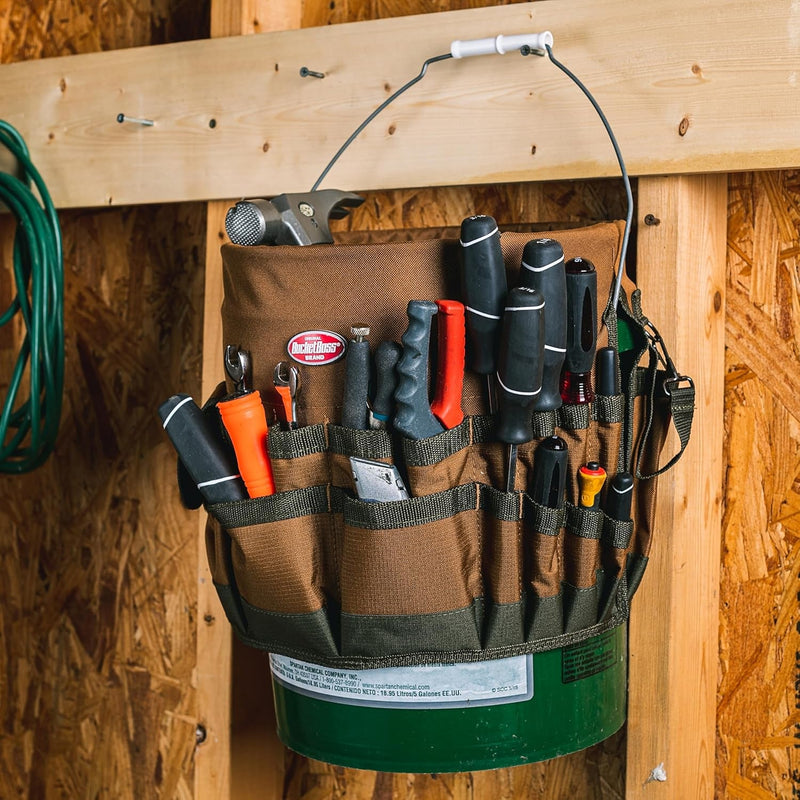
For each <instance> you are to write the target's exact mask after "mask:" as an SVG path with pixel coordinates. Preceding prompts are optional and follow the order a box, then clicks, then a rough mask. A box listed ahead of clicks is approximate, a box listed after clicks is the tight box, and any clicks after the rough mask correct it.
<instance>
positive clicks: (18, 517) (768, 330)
mask: <svg viewBox="0 0 800 800" xmlns="http://www.w3.org/2000/svg"><path fill="white" fill-rule="evenodd" d="M254 2H255V0H242V1H241V2H240V3H238V4H237V5H238V8H237V9H235V10H234V13H235V14H236V15H237V17H236V18H237V19H239V20H241V19H244V18H245V17H247V16H248V15H249V13H250V11H252V10H253V8H254V5H253V4H252V3H254ZM470 5H475V4H473V3H463V2H458V3H455V2H454V3H449V2H445V1H444V0H440V1H439V2H435V1H434V0H430V2H426V0H420V2H400V0H336V2H334V3H330V2H321V0H313V2H312V1H311V0H306V2H304V3H303V4H302V15H303V16H302V24H303V25H305V26H308V25H327V24H330V23H338V22H346V21H350V20H356V19H358V20H360V19H373V18H378V17H389V16H397V15H401V14H411V13H425V12H435V11H445V10H449V9H452V8H456V7H466V6H470ZM209 13H210V11H209V8H208V6H207V5H206V4H203V3H200V4H197V3H190V2H188V0H183V2H181V1H180V0H131V2H126V3H124V4H123V3H115V4H109V3H106V2H102V1H101V0H61V1H60V2H48V3H42V4H31V3H24V2H21V1H20V0H13V1H12V2H7V3H4V4H0V60H1V61H2V62H4V63H8V62H11V61H19V60H27V59H37V58H42V57H53V56H58V55H66V54H72V53H80V52H91V51H96V50H100V49H111V48H123V47H131V46H138V45H146V44H150V43H161V42H168V41H179V40H182V39H190V38H196V37H202V36H207V35H208V31H209V28H208V19H209ZM270 13H280V14H282V13H285V10H284V11H280V12H279V9H278V8H277V4H274V3H273V4H272V8H271V11H270ZM265 19H266V17H262V18H261V19H259V14H258V13H254V14H253V17H252V29H253V30H254V31H259V30H262V29H266V25H267V24H268V23H266V22H264V21H263V20H265ZM269 24H271V23H269ZM698 63H699V65H700V67H701V71H702V72H703V73H704V74H705V73H706V70H705V68H704V65H703V64H702V63H700V62H698ZM310 66H313V65H310ZM680 69H682V67H681V66H680V65H678V66H676V70H678V71H680ZM695 77H696V75H695ZM0 116H2V111H0ZM693 119H695V118H693ZM693 124H694V122H693ZM689 135H692V127H690V128H689V133H687V136H689ZM618 188H619V187H618V183H617V182H616V181H614V180H609V181H591V182H577V183H576V182H558V183H544V184H535V185H534V184H526V183H514V184H512V183H502V184H497V185H489V186H483V187H480V186H478V187H471V188H464V187H439V188H428V189H392V190H385V191H370V192H367V193H366V202H365V204H364V205H363V206H362V207H361V208H360V209H358V210H357V211H356V212H355V213H354V214H353V215H352V217H351V218H349V219H348V220H345V221H343V222H341V223H338V228H337V230H342V231H343V230H347V229H367V228H395V227H418V226H440V225H457V224H458V223H459V222H460V219H461V217H462V216H464V215H465V214H467V213H473V212H484V213H492V214H494V215H495V216H496V217H497V218H498V220H499V221H500V223H501V225H505V224H508V225H510V224H514V223H518V222H526V221H529V222H537V223H540V222H542V221H544V222H548V221H552V222H557V221H563V220H570V221H575V222H583V221H593V220H596V219H602V218H606V217H618V216H620V215H621V214H622V213H623V211H624V209H621V201H620V198H621V195H620V194H618ZM728 201H729V207H728V264H727V266H728V280H727V286H726V290H725V295H726V303H725V320H726V322H725V343H726V362H725V369H726V381H725V411H724V419H723V423H724V433H725V450H724V453H723V464H724V484H723V487H722V488H723V489H724V495H723V509H722V510H723V516H722V554H721V562H720V567H721V581H720V596H719V608H720V623H719V624H720V636H719V658H718V660H717V659H715V660H714V661H713V663H709V664H708V665H707V670H708V672H709V675H711V676H712V677H713V673H714V671H715V670H717V675H718V684H717V708H716V712H717V737H716V743H712V744H709V746H710V747H712V746H713V747H714V753H715V763H716V774H715V776H714V784H713V786H712V785H707V786H706V788H705V795H704V796H703V797H702V798H701V800H706V798H709V799H710V798H711V797H712V796H713V797H714V798H719V800H771V799H772V798H778V799H779V800H797V797H798V796H799V792H800V789H798V787H800V749H799V748H798V744H797V743H798V736H800V710H798V702H799V701H798V697H797V689H796V686H797V684H796V681H797V680H798V677H800V676H798V663H797V653H798V651H800V634H799V633H798V627H797V626H798V622H799V621H800V619H799V616H800V615H798V603H797V597H798V592H800V543H799V539H800V532H799V530H798V519H800V516H798V511H800V498H799V497H798V493H799V492H800V406H799V405H798V392H797V386H798V385H800V375H798V363H800V362H799V361H798V347H800V324H798V320H797V315H798V313H799V312H798V308H800V300H799V299H798V286H800V280H799V279H798V257H799V256H800V174H799V173H798V172H797V171H796V170H794V171H792V170H788V171H769V172H759V173H752V172H746V173H737V174H735V175H732V176H731V178H730V183H729V195H728ZM642 210H643V211H644V210H645V209H642ZM61 219H62V225H63V229H64V237H65V259H66V291H65V294H66V355H67V370H66V387H65V406H64V414H63V418H62V426H61V431H60V434H59V440H58V443H57V447H56V452H55V454H54V455H53V456H52V457H51V459H50V461H48V463H47V464H46V465H45V466H44V467H42V468H41V469H40V470H38V471H36V472H35V473H32V474H30V475H27V476H22V477H8V476H2V477H0V527H1V528H2V531H3V535H2V537H0V599H2V603H0V714H1V716H2V728H0V797H2V798H36V800H38V799H39V798H63V797H69V798H84V797H85V798H134V800H139V799H140V798H145V800H149V798H181V799H182V800H183V799H184V798H185V799H186V800H188V799H189V798H193V797H194V796H195V792H196V789H197V787H196V785H195V783H196V782H195V758H196V753H197V751H196V747H195V735H196V726H197V723H198V721H199V720H200V715H199V714H198V698H197V693H196V689H195V687H196V680H197V674H198V670H202V669H204V668H205V667H206V666H207V664H208V663H209V662H213V661H214V659H215V658H216V657H217V656H216V655H215V654H214V653H200V656H199V657H198V648H197V634H196V627H197V623H198V620H199V619H200V618H201V617H202V618H203V620H204V624H207V625H209V624H212V623H213V624H222V625H224V624H226V623H225V622H224V621H222V620H219V619H214V620H213V621H212V623H209V622H206V621H205V612H203V613H202V614H201V609H200V608H199V607H198V605H197V603H198V595H197V590H196V580H197V574H198V569H199V567H200V564H201V562H202V559H204V558H205V555H204V553H203V552H198V542H197V515H196V514H195V513H189V512H186V511H184V510H183V509H182V508H181V506H180V504H179V502H178V499H177V493H176V490H175V483H174V460H173V456H172V453H171V450H170V447H169V445H168V443H167V442H166V440H165V439H164V437H163V433H162V431H161V430H160V426H159V424H158V421H157V419H156V417H155V413H154V410H155V408H156V407H157V405H158V403H159V402H160V401H161V400H163V399H164V398H165V397H166V396H167V395H169V394H170V393H172V392H174V391H179V390H180V391H186V392H189V393H191V394H194V395H199V394H200V393H201V390H200V386H201V368H207V369H209V370H210V373H209V374H211V373H213V371H214V367H213V364H212V365H209V366H208V367H205V365H202V367H201V342H202V336H203V330H202V329H203V319H202V315H203V294H204V274H203V273H204V263H205V250H206V241H207V238H206V237H207V231H208V232H213V231H216V230H217V229H218V227H219V221H217V222H211V223H210V224H209V227H208V228H207V227H206V209H205V206H204V205H200V204H180V205H157V206H147V207H139V208H130V207H125V208H113V209H104V210H100V211H93V212H89V211H70V212H65V213H62V215H61ZM215 225H216V226H217V228H215V227H214V226H215ZM10 230H11V223H10V221H9V219H8V217H0V263H2V267H1V269H0V306H1V307H2V308H5V306H6V305H7V303H8V302H9V300H10V296H11V283H10V280H9V278H8V275H9V263H10V247H11V245H10ZM210 235H211V239H210V241H212V242H214V241H215V240H214V238H213V237H214V236H216V241H218V240H219V236H218V234H216V233H214V234H210ZM209 247H211V245H209ZM646 300H647V298H646ZM211 302H213V301H211ZM647 310H648V311H649V312H650V313H651V314H652V316H653V318H654V319H655V320H656V321H657V322H659V323H660V322H662V320H664V319H665V318H666V317H667V315H668V314H669V308H660V307H659V308H655V307H653V302H650V301H648V302H647ZM660 327H662V326H661V325H660ZM17 346H18V332H17V331H15V330H9V329H7V328H5V329H2V330H0V376H6V375H8V374H9V372H10V366H9V365H10V363H11V360H12V358H13V357H14V355H15V352H16V348H17ZM698 347H700V348H701V349H702V343H701V342H699V343H698ZM212 377H213V374H212ZM3 380H4V378H3V377H0V382H2V381H3ZM6 380H7V379H6ZM654 567H656V565H655V564H653V565H651V569H653V568H654ZM674 567H675V569H680V568H681V565H680V564H675V565H674ZM670 568H671V567H670ZM654 575H655V573H650V574H648V575H647V576H646V577H645V583H644V584H643V587H642V592H644V591H646V587H647V585H648V581H649V580H650V578H653V577H654ZM642 597H644V595H641V596H639V598H638V600H639V604H640V610H642V611H644V607H643V606H642ZM676 635H677V634H676ZM233 663H234V666H235V673H234V678H235V682H234V685H233V687H229V686H222V687H220V689H219V691H220V695H219V696H218V698H217V699H218V700H219V702H220V703H222V704H224V703H225V702H226V698H227V695H228V692H229V691H231V689H232V693H233V694H232V701H231V711H232V712H233V720H232V722H233V726H234V727H233V737H234V742H235V745H236V748H237V751H236V758H235V761H234V763H235V764H236V765H237V766H236V768H235V775H234V776H233V781H232V785H233V787H234V793H233V794H232V796H233V797H234V800H249V798H258V800H328V799H330V800H334V799H340V800H344V798H347V799H348V800H390V798H401V797H402V798H418V799H419V800H438V798H449V799H451V800H452V799H454V800H483V799H484V798H487V799H488V798H492V800H494V799H495V798H498V800H522V798H529V797H535V798H543V799H544V800H562V799H563V800H568V799H569V800H571V798H576V797H577V798H581V799H582V800H583V798H588V800H595V799H596V800H616V799H617V798H621V797H623V796H624V793H625V786H626V774H625V773H626V764H625V762H626V749H627V747H628V743H627V742H626V739H625V735H624V733H622V734H619V735H617V736H615V737H612V738H611V739H610V740H608V741H607V742H605V743H603V744H602V745H598V746H596V747H594V748H590V749H589V750H587V751H585V752H582V753H579V754H575V755H572V756H568V757H565V758H562V759H558V760H555V761H552V762H547V763H545V764H538V765H532V766H526V767H518V768H514V769H507V770H498V771H492V772H482V773H473V774H456V775H389V774H382V773H374V772H367V771H359V770H349V769H340V768H336V767H331V766H329V765H325V764H322V763H320V762H316V761H313V760H308V759H305V758H302V757H300V756H297V755H294V754H292V753H289V752H288V751H285V750H284V749H283V748H282V747H280V746H279V745H277V744H276V742H275V739H274V729H273V727H272V726H273V722H272V720H271V717H269V713H270V712H269V702H270V697H269V694H268V692H267V690H266V686H267V681H266V678H265V665H264V663H263V658H261V657H260V656H258V655H257V654H256V655H255V656H254V655H253V654H252V653H251V652H250V651H246V652H245V651H243V652H239V650H236V651H235V652H234V656H233ZM692 702H693V700H691V699H690V700H688V701H687V705H691V703H692ZM692 713H695V711H692ZM200 721H202V720H200ZM687 724H688V723H687ZM633 735H637V734H636V733H635V732H634V734H633ZM654 766H655V765H654ZM227 768H228V767H227V765H221V766H220V769H227ZM634 777H635V776H634ZM634 777H632V776H630V775H629V776H628V777H627V782H628V783H629V784H630V783H631V782H632V781H633V779H634ZM648 787H649V789H648V791H649V792H650V794H651V795H652V797H655V798H658V797H667V794H666V793H665V792H666V791H668V790H669V789H670V784H669V781H668V782H667V784H666V785H663V784H658V783H657V782H652V783H650V784H648ZM682 800H683V799H682ZM691 800H694V798H692V799H691Z"/></svg>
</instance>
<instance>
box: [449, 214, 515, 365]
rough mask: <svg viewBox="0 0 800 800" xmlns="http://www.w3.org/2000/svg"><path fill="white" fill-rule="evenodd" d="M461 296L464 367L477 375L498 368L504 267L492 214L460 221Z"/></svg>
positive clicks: (503, 297)
mask: <svg viewBox="0 0 800 800" xmlns="http://www.w3.org/2000/svg"><path fill="white" fill-rule="evenodd" d="M459 243H460V245H461V295H462V298H463V301H464V310H465V323H466V329H467V352H466V366H467V368H468V369H470V370H472V371H473V372H477V373H478V374H479V375H491V374H493V373H494V372H495V371H496V370H497V350H498V345H499V334H500V328H501V324H502V317H503V304H504V302H505V298H506V291H507V281H506V268H505V264H504V263H503V253H502V251H501V249H500V231H499V230H498V228H497V223H496V222H495V220H494V218H493V217H490V216H486V215H480V216H474V217H467V218H466V219H465V220H464V221H463V222H462V223H461V236H460V240H459Z"/></svg>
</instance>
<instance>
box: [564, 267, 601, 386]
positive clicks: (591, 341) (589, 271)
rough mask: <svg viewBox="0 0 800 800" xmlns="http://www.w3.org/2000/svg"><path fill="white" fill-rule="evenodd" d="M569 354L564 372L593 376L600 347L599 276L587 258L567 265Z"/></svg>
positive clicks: (565, 361) (565, 360)
mask: <svg viewBox="0 0 800 800" xmlns="http://www.w3.org/2000/svg"><path fill="white" fill-rule="evenodd" d="M565 268H566V273H567V354H566V357H565V359H564V369H565V370H566V371H567V372H572V373H576V374H578V373H584V372H591V370H592V365H593V363H594V351H595V347H596V346H597V272H596V271H595V268H594V264H592V262H591V261H589V260H588V259H586V258H571V259H570V260H569V261H567V263H566V265H565Z"/></svg>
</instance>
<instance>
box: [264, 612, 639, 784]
mask: <svg viewBox="0 0 800 800" xmlns="http://www.w3.org/2000/svg"><path fill="white" fill-rule="evenodd" d="M626 632H627V626H626V625H620V626H618V627H616V628H613V629H611V630H609V631H606V632H605V633H602V634H600V635H598V636H595V637H593V638H591V639H587V640H586V641H584V642H581V643H579V644H576V645H573V646H570V647H565V648H562V649H557V650H551V651H548V652H545V653H537V654H535V655H533V656H518V657H515V658H512V659H502V660H500V661H483V662H478V663H476V664H444V665H436V666H431V667H408V668H396V669H395V668H393V669H382V670H363V671H351V670H341V669H335V668H329V667H323V666H319V665H314V664H308V663H306V662H302V661H298V660H297V659H292V658H287V657H284V656H274V655H273V656H270V664H271V669H272V678H273V687H274V693H275V710H276V717H277V724H278V736H279V737H280V739H281V741H282V742H283V743H284V744H285V745H286V746H287V747H289V748H290V749H292V750H294V751H296V752H297V753H300V754H301V755H304V756H308V757H310V758H314V759H317V760H320V761H325V762H328V763H330V764H336V765H339V766H344V767H357V768H361V769H371V770H380V771H384V772H467V771H474V770H481V769H495V768H498V767H510V766H516V765H519V764H529V763H533V762H536V761H544V760H546V759H550V758H554V757H555V756H560V755H566V754H567V753H574V752H576V751H577V750H582V749H583V748H585V747H589V746H590V745H593V744H596V743H597V742H601V741H603V740H604V739H606V738H608V737H609V736H611V735H612V734H613V733H615V732H616V731H618V730H619V729H620V728H621V727H622V724H623V722H624V721H625V708H626V687H627V643H626Z"/></svg>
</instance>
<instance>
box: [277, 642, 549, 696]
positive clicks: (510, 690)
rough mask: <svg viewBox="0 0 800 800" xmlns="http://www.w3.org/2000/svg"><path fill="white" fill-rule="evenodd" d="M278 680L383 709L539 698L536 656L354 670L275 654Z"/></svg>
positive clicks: (304, 690)
mask: <svg viewBox="0 0 800 800" xmlns="http://www.w3.org/2000/svg"><path fill="white" fill-rule="evenodd" d="M269 660H270V666H271V668H272V676H273V678H274V679H275V680H276V681H278V682H279V683H281V684H283V685H284V686H286V687H288V688H290V689H292V690H293V691H295V692H298V693H299V694H304V695H307V696H309V697H317V698H320V699H324V700H329V701H331V702H334V703H345V704H349V705H360V706H377V707H381V708H445V707H446V708H459V707H461V708H463V707H466V706H487V705H497V704H499V703H519V702H521V701H523V700H530V698H531V697H533V656H529V655H523V656H514V657H512V658H502V659H497V660H495V661H476V662H475V663H471V664H432V665H426V666H419V667H388V668H383V669H365V670H349V669H336V668H333V667H323V666H320V665H319V664H309V663H308V662H306V661H300V660H299V659H297V658H289V657H287V656H278V655H273V654H270V657H269Z"/></svg>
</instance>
